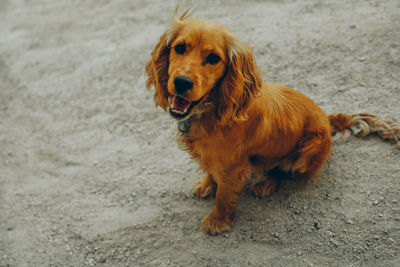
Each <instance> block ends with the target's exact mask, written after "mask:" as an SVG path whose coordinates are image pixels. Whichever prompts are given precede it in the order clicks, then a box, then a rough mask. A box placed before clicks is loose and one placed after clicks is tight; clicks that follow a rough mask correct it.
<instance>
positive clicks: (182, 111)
mask: <svg viewBox="0 0 400 267" xmlns="http://www.w3.org/2000/svg"><path fill="white" fill-rule="evenodd" d="M200 101H201V99H199V100H197V101H194V102H190V101H188V100H186V99H184V98H182V97H180V96H170V97H169V113H170V114H171V115H172V116H173V117H174V118H176V119H184V118H186V117H187V116H188V115H189V114H190V112H191V111H192V110H193V108H195V106H196V105H197V104H199V103H200Z"/></svg>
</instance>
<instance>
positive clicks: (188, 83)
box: [174, 75, 193, 94]
mask: <svg viewBox="0 0 400 267" xmlns="http://www.w3.org/2000/svg"><path fill="white" fill-rule="evenodd" d="M174 85H175V91H176V93H177V94H183V93H186V92H187V91H189V90H190V89H192V88H193V82H192V80H191V79H190V78H189V77H186V76H183V75H178V76H176V77H175V79H174Z"/></svg>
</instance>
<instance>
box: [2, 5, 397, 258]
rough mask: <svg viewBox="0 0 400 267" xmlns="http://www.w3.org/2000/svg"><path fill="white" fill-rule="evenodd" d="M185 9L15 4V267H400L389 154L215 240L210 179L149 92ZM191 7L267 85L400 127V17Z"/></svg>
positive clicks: (363, 161)
mask: <svg viewBox="0 0 400 267" xmlns="http://www.w3.org/2000/svg"><path fill="white" fill-rule="evenodd" d="M175 5H176V2H175V1H138V0H131V1H128V0H113V1H108V0H87V1H75V0H72V1H55V0H47V1H45V0H37V1H22V0H21V1H19V0H9V1H7V0H0V266H169V265H170V266H400V252H399V250H400V206H399V204H400V198H399V195H400V153H399V151H397V150H395V149H394V146H393V144H390V143H387V142H383V141H381V140H380V139H378V138H377V137H375V136H372V137H368V138H364V139H359V138H355V137H352V138H350V140H349V141H348V142H347V143H341V144H336V145H335V146H334V151H333V153H332V156H331V157H330V159H329V160H328V162H327V164H326V165H325V167H324V168H323V170H322V171H321V173H320V175H319V176H320V179H319V180H318V181H317V182H316V183H313V184H307V185H304V184H299V183H294V182H287V183H285V184H284V185H283V186H282V188H281V189H280V191H278V192H277V193H275V194H273V195H271V196H269V197H265V198H262V199H258V198H255V197H253V196H252V195H251V194H250V192H248V191H246V192H245V193H244V194H243V197H242V201H241V203H240V205H239V208H238V211H237V216H236V221H235V226H234V228H233V230H232V231H231V232H228V233H225V234H223V235H220V236H216V237H210V236H208V235H206V234H204V233H203V232H202V230H201V227H200V222H201V219H202V218H203V216H204V215H206V214H207V213H208V212H210V211H211V209H212V208H213V206H214V204H215V200H214V199H213V198H210V199H206V200H197V199H194V198H192V196H191V195H190V189H191V187H192V184H193V183H194V181H195V180H196V179H197V178H200V177H201V176H202V175H203V174H202V173H201V172H199V171H198V169H197V165H196V163H195V162H193V161H192V160H190V159H189V157H188V155H187V154H186V153H185V152H183V151H180V150H179V149H178V147H177V145H176V142H175V133H176V122H175V121H174V120H173V119H171V118H170V117H169V116H168V115H167V114H165V113H164V112H163V111H162V110H160V109H156V108H155V107H154V103H153V99H152V94H151V93H149V92H147V91H146V90H145V85H144V83H145V79H146V78H145V76H144V65H145V63H146V62H147V60H148V59H149V58H150V52H151V50H152V49H153V47H154V45H155V44H156V42H157V41H158V38H159V36H160V35H161V34H162V32H163V31H164V30H165V29H166V26H167V23H168V21H169V18H170V17H171V15H172V13H173V10H174V7H175ZM183 5H184V6H194V7H195V10H196V11H195V16H196V17H202V18H208V19H212V20H215V21H217V22H220V23H222V24H224V25H225V26H227V27H228V28H230V29H231V30H232V31H233V32H234V33H235V34H236V35H237V36H239V37H240V38H241V39H242V40H243V41H245V42H247V43H249V44H250V45H251V46H252V47H253V49H254V53H255V57H256V60H257V63H258V65H259V67H260V68H261V69H262V70H263V77H264V80H265V81H268V82H273V83H280V84H285V85H287V86H290V87H292V88H295V89H297V90H299V91H301V92H303V93H304V94H306V95H308V96H309V97H311V98H312V99H314V100H315V101H316V102H317V103H318V104H319V105H320V106H321V107H322V108H323V110H325V111H326V112H327V113H328V114H329V113H334V112H345V113H359V112H370V113H374V114H377V115H379V116H381V117H384V118H387V119H392V120H394V121H397V122H398V123H399V122H400V105H399V103H400V87H399V86H400V2H399V1H398V0H387V1H372V0H363V1H361V0H354V1H353V0H351V1H349V0H327V1H318V0H304V1H300V0H298V1H293V2H292V1H279V0H275V1H273V0H271V1H256V0H253V1H218V0H217V1H187V2H185V3H183Z"/></svg>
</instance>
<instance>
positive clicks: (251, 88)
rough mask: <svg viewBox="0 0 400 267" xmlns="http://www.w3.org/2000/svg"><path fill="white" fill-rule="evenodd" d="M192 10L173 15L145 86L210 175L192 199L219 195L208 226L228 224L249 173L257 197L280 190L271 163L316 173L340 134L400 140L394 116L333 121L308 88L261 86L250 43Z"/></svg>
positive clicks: (343, 117) (206, 220)
mask: <svg viewBox="0 0 400 267" xmlns="http://www.w3.org/2000/svg"><path fill="white" fill-rule="evenodd" d="M186 15H187V11H186V12H184V14H183V15H182V16H181V17H180V18H178V17H177V16H176V13H175V16H174V18H173V20H172V22H171V25H170V26H169V28H168V30H167V31H166V32H165V33H164V34H163V35H162V36H161V38H160V41H159V43H158V44H157V45H156V47H155V49H154V51H153V52H152V58H151V60H150V61H149V62H148V63H147V65H146V73H147V75H148V80H147V83H146V85H147V88H148V89H149V88H151V87H152V86H154V87H155V94H154V100H155V102H156V105H158V106H161V107H162V108H163V109H164V110H165V111H167V110H168V111H169V113H170V114H171V115H172V117H174V118H176V119H177V120H178V121H179V129H180V140H181V144H182V147H183V148H184V149H185V150H187V151H188V152H189V153H190V155H191V156H192V157H193V158H194V159H196V160H197V161H198V162H199V164H200V167H201V169H202V170H204V172H205V173H207V174H206V175H205V177H204V178H202V179H200V180H198V181H197V182H196V183H195V186H194V188H193V191H194V193H195V195H196V196H198V197H207V196H208V195H210V194H212V193H213V192H215V191H216V206H215V208H214V210H213V211H212V212H211V213H210V214H209V215H208V216H206V217H205V218H204V220H203V222H202V227H203V229H204V231H205V232H207V233H209V234H217V233H220V232H221V231H223V230H224V229H227V228H228V227H229V226H230V225H231V223H232V219H233V214H234V211H235V208H236V206H237V205H238V203H239V198H240V195H241V192H242V189H243V187H244V185H245V184H246V181H247V180H248V179H249V178H250V176H251V173H253V174H254V175H253V176H254V179H253V180H252V185H251V189H252V190H253V191H254V193H255V194H257V195H259V196H265V195H268V194H269V193H271V192H272V191H274V190H275V189H276V187H277V180H276V178H275V177H273V176H272V175H270V174H271V173H268V172H269V171H271V170H272V169H275V168H278V169H280V170H282V171H285V172H288V173H291V174H294V175H296V174H298V175H301V176H302V177H314V176H315V174H316V173H317V172H318V171H319V170H320V169H321V167H322V165H323V164H324V163H325V161H326V160H327V158H328V155H329V152H330V149H331V144H332V138H331V134H333V133H337V132H339V133H344V136H346V135H349V133H350V134H355V135H361V136H364V135H367V134H368V133H370V132H376V133H377V134H379V135H380V136H381V137H382V138H384V139H388V140H390V141H393V142H398V141H399V139H400V128H399V127H398V126H397V125H396V124H394V123H393V122H392V121H387V120H383V119H380V118H379V117H376V116H374V115H371V114H356V115H346V114H334V115H330V116H329V117H328V116H327V115H325V113H324V112H323V111H322V110H321V109H320V108H319V106H317V105H316V104H315V103H314V102H313V101H312V100H311V99H309V98H308V97H306V96H304V95H302V94H301V93H299V92H297V91H295V90H292V89H289V88H286V87H284V86H281V85H275V84H270V83H264V82H263V80H262V77H261V75H260V71H259V70H258V68H257V66H256V64H255V60H254V58H253V54H252V50H251V49H250V47H249V46H247V45H246V44H245V43H243V42H241V41H239V40H238V39H237V38H236V37H235V36H234V35H233V34H232V33H231V32H230V31H229V30H228V29H226V28H225V27H223V26H221V25H219V24H217V23H215V22H211V21H207V20H201V19H188V18H187V16H186ZM346 133H347V134H346ZM398 148H399V149H400V143H399V144H398Z"/></svg>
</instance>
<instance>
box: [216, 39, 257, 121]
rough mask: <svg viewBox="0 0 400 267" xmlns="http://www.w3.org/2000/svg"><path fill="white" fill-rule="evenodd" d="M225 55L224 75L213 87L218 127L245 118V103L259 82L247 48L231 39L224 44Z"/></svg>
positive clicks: (253, 60) (254, 91)
mask: <svg viewBox="0 0 400 267" xmlns="http://www.w3.org/2000/svg"><path fill="white" fill-rule="evenodd" d="M228 53H229V54H228V56H229V62H228V64H227V67H226V73H225V75H224V77H223V78H222V80H221V81H220V84H219V87H218V88H216V89H217V90H216V91H217V97H216V101H217V103H216V109H217V114H218V116H219V118H220V120H221V124H222V125H226V124H229V123H232V122H236V121H243V120H246V119H247V113H246V110H247V106H248V103H249V100H250V99H251V98H252V97H253V96H254V95H255V94H256V93H257V92H259V90H260V88H261V86H262V83H263V81H262V78H261V74H260V72H259V70H258V68H257V66H256V63H255V59H254V56H253V52H252V50H251V48H250V47H249V46H248V45H246V44H244V43H242V42H240V41H238V40H236V39H233V41H232V42H231V43H230V44H229V45H228Z"/></svg>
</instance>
